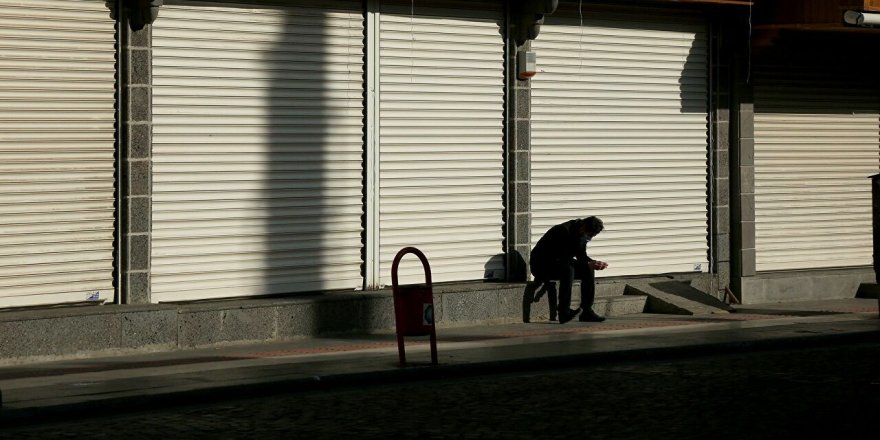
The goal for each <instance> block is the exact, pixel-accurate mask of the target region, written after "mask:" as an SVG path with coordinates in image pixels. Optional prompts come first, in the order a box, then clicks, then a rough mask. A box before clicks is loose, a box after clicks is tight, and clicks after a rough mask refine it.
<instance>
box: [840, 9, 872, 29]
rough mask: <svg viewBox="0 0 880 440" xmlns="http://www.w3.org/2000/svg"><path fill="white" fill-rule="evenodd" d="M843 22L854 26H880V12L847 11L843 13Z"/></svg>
mask: <svg viewBox="0 0 880 440" xmlns="http://www.w3.org/2000/svg"><path fill="white" fill-rule="evenodd" d="M843 22H844V23H846V24H851V25H854V26H862V27H872V26H880V14H871V13H868V12H859V11H846V12H844V13H843Z"/></svg>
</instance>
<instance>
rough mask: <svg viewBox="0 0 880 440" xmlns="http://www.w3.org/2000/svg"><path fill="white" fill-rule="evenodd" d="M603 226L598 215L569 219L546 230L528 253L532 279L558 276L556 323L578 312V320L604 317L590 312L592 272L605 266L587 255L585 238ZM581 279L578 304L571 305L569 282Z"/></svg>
mask: <svg viewBox="0 0 880 440" xmlns="http://www.w3.org/2000/svg"><path fill="white" fill-rule="evenodd" d="M603 229H605V226H604V225H603V224H602V220H600V219H599V218H598V217H595V216H590V217H587V218H583V219H574V220H569V221H567V222H565V223H561V224H558V225H556V226H554V227H552V228H550V230H548V231H547V232H546V233H545V234H544V236H543V237H541V239H540V240H538V243H537V244H536V245H535V248H534V249H532V253H531V255H530V257H529V267H530V268H531V270H532V275H534V276H535V281H538V282H547V281H550V280H559V303H558V308H559V314H558V316H559V323H560V324H565V323H566V322H568V321H571V320H572V319H574V317H575V316H578V313H579V312H580V311H581V310H583V313H581V316H580V321H582V322H602V321H604V320H605V318H603V317H601V316H599V315H597V314H596V313H595V312H593V309H592V307H593V300H594V299H595V297H596V273H595V271H597V270H602V269H605V268H606V267H608V264H607V263H605V262H602V261H598V260H594V259H592V258H590V257H589V256H587V242H589V241H590V240H592V239H593V237H595V236H596V235H598V234H599V233H600V232H602V230H603ZM575 278H577V279H579V280H581V306H580V307H579V308H577V309H571V308H570V307H571V286H572V284H574V279H575Z"/></svg>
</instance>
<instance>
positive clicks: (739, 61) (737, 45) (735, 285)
mask: <svg viewBox="0 0 880 440" xmlns="http://www.w3.org/2000/svg"><path fill="white" fill-rule="evenodd" d="M736 28H737V29H747V28H748V27H747V24H746V23H740V24H739V25H738V26H736ZM731 36H732V37H733V38H735V40H736V41H735V42H734V43H733V44H732V47H733V50H734V54H735V55H734V57H735V58H734V66H733V68H732V69H731V72H732V74H733V75H734V77H733V78H732V84H733V86H732V88H733V95H732V101H731V104H732V105H731V109H732V110H733V114H732V115H731V136H732V139H731V147H732V149H731V153H730V171H731V172H730V177H731V185H730V186H731V196H730V202H731V203H730V208H731V230H730V237H731V286H732V289H733V291H734V293H736V294H737V296H738V297H739V298H740V299H742V297H743V296H742V294H743V292H742V286H743V282H744V278H748V277H754V276H755V105H754V93H753V85H752V72H751V70H752V66H751V63H752V61H751V57H750V50H749V47H748V46H747V45H748V44H750V40H749V39H748V38H747V37H746V36H743V35H739V34H738V33H735V32H731Z"/></svg>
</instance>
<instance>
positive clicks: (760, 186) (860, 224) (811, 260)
mask: <svg viewBox="0 0 880 440" xmlns="http://www.w3.org/2000/svg"><path fill="white" fill-rule="evenodd" d="M847 78H848V77H847V74H846V73H844V72H840V71H838V72H835V71H833V70H830V69H821V70H820V69H817V68H816V67H815V66H813V67H811V68H792V67H790V66H786V67H775V68H771V67H761V68H759V69H758V71H757V72H756V75H755V259H756V269H757V270H759V271H767V270H786V269H810V268H825V267H843V266H867V265H871V264H872V259H871V254H872V244H871V243H872V230H871V185H870V180H869V179H868V178H867V177H868V176H871V175H873V174H877V172H878V170H880V93H878V90H877V89H876V85H875V82H876V81H875V80H876V78H873V79H866V80H861V81H860V80H858V79H857V78H853V79H847Z"/></svg>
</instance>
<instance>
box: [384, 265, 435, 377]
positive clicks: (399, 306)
mask: <svg viewBox="0 0 880 440" xmlns="http://www.w3.org/2000/svg"><path fill="white" fill-rule="evenodd" d="M410 253H411V254H415V255H416V256H417V257H419V260H421V262H422V267H423V268H424V270H425V286H424V287H421V286H418V285H414V286H400V285H399V284H398V283H397V267H398V266H399V265H400V260H401V259H403V256H404V255H406V254H410ZM391 291H392V294H393V296H394V320H395V322H396V327H397V351H398V355H399V357H400V364H401V365H404V364H406V352H405V350H404V347H403V340H404V336H425V335H430V337H431V363H432V364H435V365H436V364H437V362H438V360H437V331H436V328H435V325H434V321H435V320H434V296H433V291H432V287H431V266H430V265H429V264H428V258H427V257H425V254H423V253H422V251H420V250H418V249H416V248H414V247H405V248H403V249H401V250H400V252H398V253H397V255H396V256H395V257H394V262H393V263H392V264H391Z"/></svg>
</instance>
